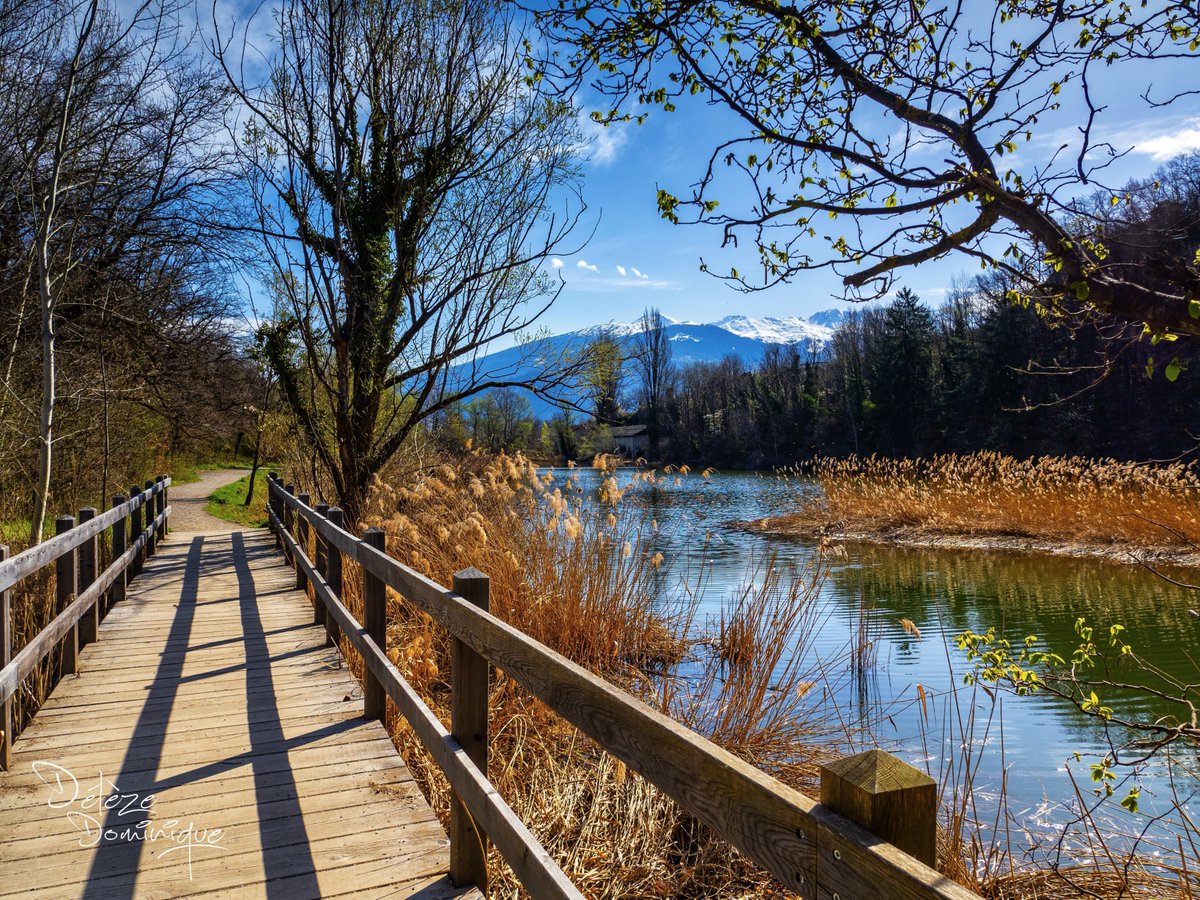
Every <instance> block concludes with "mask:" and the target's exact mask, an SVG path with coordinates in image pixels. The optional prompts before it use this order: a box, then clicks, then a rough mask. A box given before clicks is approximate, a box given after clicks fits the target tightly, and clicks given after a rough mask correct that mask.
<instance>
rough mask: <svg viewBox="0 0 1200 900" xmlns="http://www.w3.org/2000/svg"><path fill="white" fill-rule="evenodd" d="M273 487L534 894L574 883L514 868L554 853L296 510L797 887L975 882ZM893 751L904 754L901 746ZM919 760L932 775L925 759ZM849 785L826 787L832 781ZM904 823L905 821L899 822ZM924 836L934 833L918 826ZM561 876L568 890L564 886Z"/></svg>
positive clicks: (919, 887) (942, 887)
mask: <svg viewBox="0 0 1200 900" xmlns="http://www.w3.org/2000/svg"><path fill="white" fill-rule="evenodd" d="M269 488H270V491H269V492H270V495H271V498H272V502H271V503H270V504H269V506H270V516H269V518H270V522H271V527H272V528H273V529H274V530H275V532H276V535H277V537H278V539H279V541H280V543H281V544H282V545H283V547H284V549H285V551H286V552H287V553H288V554H289V555H290V556H291V557H292V559H293V560H294V564H295V565H296V566H297V568H303V569H304V576H305V578H306V579H307V581H308V583H309V584H310V585H312V587H313V594H314V597H315V598H316V600H317V601H319V602H321V603H324V604H325V606H326V610H327V612H328V614H329V616H330V617H332V619H333V620H335V621H336V622H337V623H338V624H339V625H340V626H341V629H342V631H343V633H344V634H345V635H346V637H347V638H348V639H349V640H350V643H351V644H352V645H353V646H354V647H355V648H356V649H357V650H358V651H359V653H360V654H362V657H363V661H364V664H365V665H366V667H367V668H368V669H369V670H370V672H371V673H372V675H373V676H374V677H375V678H376V679H377V680H378V681H379V682H380V683H381V684H382V685H383V687H384V690H385V692H386V693H387V694H388V696H390V697H391V698H392V699H393V701H395V703H396V705H397V708H398V709H399V710H400V712H401V714H402V715H404V716H405V718H406V719H407V720H408V722H409V724H410V725H411V726H412V727H413V730H414V732H415V733H416V734H417V736H418V738H420V740H421V741H422V743H423V744H424V745H425V746H426V748H427V749H428V750H429V751H430V753H431V754H432V755H433V757H434V759H435V760H436V761H437V762H438V764H439V765H440V766H441V767H442V770H443V772H444V773H445V774H446V777H447V780H448V781H449V782H450V785H451V788H452V789H453V790H454V791H455V793H456V794H457V795H458V798H459V800H461V802H462V803H463V804H464V805H465V806H466V808H467V810H468V811H469V812H470V814H471V816H472V817H473V818H474V819H475V821H476V823H477V824H479V825H480V827H481V829H482V830H483V831H484V832H485V833H486V834H487V835H488V836H489V837H490V838H491V839H492V841H493V842H494V843H495V844H496V846H497V848H498V849H499V850H500V852H501V854H502V855H503V856H504V858H505V860H506V861H508V863H509V864H510V865H511V866H512V867H513V869H514V871H516V873H517V876H518V878H520V879H521V880H522V883H523V884H524V885H525V887H526V888H527V889H528V890H529V892H530V893H531V894H532V895H533V896H536V897H541V896H577V893H570V894H567V893H561V894H559V893H552V892H551V891H550V890H549V888H548V887H543V885H542V883H541V882H539V881H536V880H535V881H532V882H531V881H527V880H526V875H525V874H524V872H523V871H522V869H520V868H518V863H521V862H523V861H524V859H523V857H522V856H521V854H522V853H524V854H529V853H533V854H535V856H536V857H537V858H538V859H539V860H540V859H541V858H542V857H543V856H546V852H545V850H544V849H543V848H542V847H541V845H540V844H539V843H537V841H536V839H534V838H533V837H532V835H529V836H528V837H527V838H526V840H529V841H532V843H530V844H526V845H524V846H522V845H520V844H519V843H517V845H516V846H513V844H514V842H515V841H516V839H517V835H518V834H520V833H523V834H525V835H528V831H527V829H524V827H523V826H521V827H520V829H517V825H518V824H519V823H515V822H513V821H512V819H511V818H510V817H511V815H512V811H511V810H510V809H509V808H508V807H507V805H504V806H503V807H497V806H496V805H495V804H496V802H499V803H503V801H500V800H499V797H498V796H497V795H496V793H495V789H494V788H493V787H492V786H491V785H490V783H488V782H487V781H486V778H485V773H481V772H480V771H479V769H478V768H477V767H475V766H474V765H473V764H472V763H471V761H470V760H469V759H468V758H466V756H465V752H464V751H463V750H462V748H461V747H460V746H459V745H458V743H457V742H456V741H454V740H453V738H451V737H450V736H449V734H448V733H447V732H446V729H445V728H444V726H442V724H441V722H440V721H439V720H437V718H436V716H433V714H432V712H430V711H429V709H428V707H427V706H426V705H425V704H424V703H423V702H422V701H421V700H420V698H419V697H418V696H417V695H416V693H415V692H414V691H413V689H412V688H411V686H409V685H408V683H407V682H406V681H405V680H404V678H403V677H402V676H401V675H400V673H399V671H398V670H396V668H395V667H394V666H393V665H392V664H391V662H390V661H389V660H388V658H387V655H386V647H379V646H377V645H376V644H375V642H374V641H372V640H369V639H368V638H367V636H366V631H365V628H364V626H363V625H362V623H360V622H358V621H357V620H355V619H354V618H353V616H352V615H351V614H350V613H349V611H348V610H347V609H346V608H345V606H344V605H342V603H341V601H340V599H338V598H337V597H336V596H334V595H333V593H332V592H330V591H329V590H328V588H327V585H326V584H325V582H324V580H323V579H322V578H321V575H320V573H319V572H317V570H316V568H315V567H314V566H313V564H312V562H311V561H310V560H309V559H308V557H307V555H306V554H305V552H304V550H305V548H303V547H301V546H300V544H299V542H298V541H297V540H296V539H295V538H294V537H293V536H292V535H291V533H290V529H289V528H288V527H286V524H289V520H291V521H295V520H297V519H298V520H300V521H304V522H307V523H308V524H309V525H311V527H312V528H313V529H314V530H315V531H316V533H317V534H318V535H320V537H321V538H323V539H324V540H325V541H326V542H327V546H328V547H329V548H336V550H337V551H340V552H341V553H344V554H345V555H347V556H349V557H351V558H352V559H354V560H356V561H358V563H359V564H360V565H361V566H362V567H363V569H364V571H365V572H367V573H370V575H371V576H373V577H375V578H378V579H379V580H381V581H382V582H383V583H384V584H386V585H388V586H389V587H391V588H393V589H395V590H396V591H398V592H399V593H400V594H402V595H403V596H404V597H405V598H407V599H408V600H409V601H410V602H412V603H413V604H415V605H416V606H417V607H418V608H420V609H421V610H423V611H424V612H426V613H428V614H429V615H430V616H432V617H433V618H434V619H435V620H436V621H437V622H438V623H439V624H440V625H442V626H443V627H444V628H446V630H447V631H448V632H449V633H450V634H451V635H452V636H453V637H454V638H456V639H458V640H459V641H461V642H462V643H463V644H465V645H466V646H468V647H470V648H471V649H472V650H474V651H475V652H476V653H478V654H479V655H480V656H482V657H484V658H485V659H487V660H488V661H489V662H491V663H492V664H493V665H495V666H497V667H499V668H500V669H503V670H504V671H505V672H506V673H507V674H508V675H509V676H511V677H512V678H514V679H516V680H517V681H518V682H520V683H521V684H522V685H523V686H524V687H525V688H526V689H527V690H528V691H529V692H530V693H531V694H533V695H534V696H535V697H537V698H538V699H540V700H541V701H543V702H544V703H546V704H547V705H548V706H549V707H550V708H551V709H553V710H554V711H555V712H556V713H558V714H559V715H560V716H562V717H563V718H565V719H566V720H567V721H569V722H571V723H572V724H573V725H575V726H576V727H577V728H579V729H580V730H581V731H583V732H584V733H585V734H587V735H588V736H589V737H591V738H592V739H593V740H595V741H596V742H597V743H598V744H599V745H600V746H601V747H603V748H604V749H605V750H606V751H607V752H609V753H610V754H612V755H613V756H614V757H616V758H617V759H619V760H621V761H623V762H624V763H625V764H626V765H628V766H629V767H630V768H632V769H634V770H635V771H637V772H639V773H640V774H641V775H642V777H644V778H646V779H647V780H648V781H650V782H652V783H653V784H655V785H656V786H657V787H658V788H659V789H660V790H662V791H663V792H664V793H666V794H667V795H668V796H670V797H671V798H672V799H674V800H675V801H676V802H677V803H678V804H679V805H680V806H681V807H683V808H684V809H685V810H687V811H688V812H689V813H691V814H692V815H694V816H696V817H697V818H698V819H701V820H702V821H704V822H705V823H707V824H708V825H709V826H710V827H712V828H713V829H714V831H716V832H717V833H718V834H720V835H721V836H722V837H723V838H725V839H726V840H728V841H729V842H730V843H731V844H733V845H734V846H735V847H737V848H738V849H739V850H741V851H742V852H743V853H744V854H746V855H747V856H748V857H749V858H751V859H753V860H754V861H755V862H757V863H758V864H759V865H761V866H762V867H763V868H765V869H766V870H767V871H769V872H770V873H771V874H772V875H774V876H775V877H776V878H777V879H779V881H781V882H782V883H783V884H785V885H786V886H788V887H789V888H791V889H793V890H796V891H799V892H801V893H803V894H804V895H805V896H824V897H836V896H839V895H840V896H841V897H845V898H850V897H865V896H875V895H880V894H882V895H884V896H887V897H894V898H897V900H909V898H914V900H915V898H945V900H960V898H968V897H975V896H976V895H975V894H973V893H972V892H970V891H968V890H966V889H965V888H963V887H961V886H960V885H958V884H956V883H954V882H953V881H951V880H950V879H948V878H946V877H945V876H944V875H942V874H940V873H939V872H937V871H936V870H934V869H933V868H931V867H930V866H929V865H926V864H925V863H923V862H921V861H920V860H918V859H916V858H914V857H913V856H910V855H908V854H907V853H905V852H904V851H902V850H900V849H899V848H898V847H896V846H895V845H894V844H892V843H888V841H887V840H885V839H884V838H883V837H881V836H880V835H877V834H874V833H872V832H870V831H868V830H867V829H866V828H864V827H862V825H860V824H857V823H856V822H855V821H852V820H851V818H848V817H847V816H848V815H853V816H855V817H856V818H858V821H860V822H866V821H868V820H867V819H865V818H860V817H858V815H857V812H858V811H857V810H855V809H843V810H842V811H837V810H835V809H832V808H831V807H829V806H825V805H822V804H820V803H817V802H816V801H814V800H811V799H810V798H808V797H806V796H805V795H803V794H801V793H800V792H799V791H796V790H794V789H793V788H790V787H788V786H787V785H785V784H783V783H782V782H780V781H778V780H777V779H775V778H772V777H771V776H770V775H768V774H766V773H765V772H762V771H760V770H759V769H756V768H755V767H754V766H752V765H750V764H749V763H747V762H746V761H744V760H742V759H741V758H739V757H737V756H735V755H734V754H732V753H730V752H729V751H727V750H725V749H724V748H722V747H720V746H718V745H716V744H714V743H712V742H711V741H709V740H707V739H705V738H704V737H702V736H700V735H699V734H697V733H696V732H694V731H691V730H690V729H688V728H685V727H684V726H683V725H680V724H679V723H678V722H676V721H675V720H673V719H671V718H669V717H668V716H666V715H663V714H662V713H660V712H658V711H657V710H655V709H652V708H651V707H649V706H647V705H646V704H645V703H642V702H641V701H640V700H638V699H636V698H635V697H633V696H631V695H630V694H628V693H626V692H625V691H622V690H620V689H619V688H617V687H616V686H614V685H612V684H610V683H609V682H607V681H605V680H604V679H603V678H601V677H599V676H597V675H595V674H594V673H592V672H589V671H587V670H586V669H584V668H582V667H581V666H578V665H576V664H575V663H573V662H571V661H570V660H569V659H567V658H565V657H563V656H562V655H560V654H558V653H556V652H555V651H553V650H551V649H550V648H549V647H546V646H544V645H543V644H540V643H539V642H537V641H535V640H534V639H533V638H531V637H529V636H528V635H527V634H525V633H523V632H521V631H520V630H518V629H516V628H514V627H512V626H511V625H509V624H507V623H506V622H503V621H502V620H500V619H498V618H497V617H495V616H493V615H492V614H491V613H489V612H487V611H486V610H484V609H480V608H479V607H477V606H475V605H474V604H472V603H471V602H469V601H468V600H467V599H465V598H464V597H462V596H459V595H458V594H457V593H455V592H454V591H451V590H448V589H447V588H445V587H443V586H442V585H440V584H437V583H436V582H434V581H432V580H431V579H429V578H426V577H425V576H423V575H421V574H420V573H419V572H416V571H414V570H412V569H410V568H408V567H407V566H405V565H403V564H401V563H399V562H398V561H396V560H395V559H392V558H391V557H390V556H388V555H387V553H386V552H384V551H383V550H380V549H376V548H375V547H372V546H370V545H369V544H368V543H367V542H366V541H363V540H360V539H359V538H357V537H355V536H354V535H352V534H350V533H349V532H347V531H345V530H343V529H341V528H338V527H336V526H334V525H332V524H331V523H330V522H329V521H328V519H326V518H323V517H320V516H318V515H317V514H316V511H315V510H313V509H312V508H311V507H309V506H308V505H307V504H304V503H302V502H300V500H299V499H298V498H297V497H296V496H294V495H293V493H291V492H290V491H288V490H286V489H285V488H284V487H283V486H282V484H280V483H278V482H277V481H276V479H275V478H272V479H270V481H269ZM453 702H454V700H453V698H452V703H453ZM883 755H884V756H886V754H883ZM888 758H889V759H893V760H894V758H892V757H888ZM895 763H896V764H898V765H900V766H906V765H907V764H905V763H902V762H901V761H899V760H895ZM852 768H853V767H852ZM859 768H862V767H859ZM909 768H911V767H909ZM917 774H918V776H919V777H920V778H923V779H924V780H925V781H926V782H929V783H932V779H928V778H927V776H924V775H923V773H917ZM826 775H828V777H830V778H834V779H838V778H842V777H844V776H843V775H842V774H840V773H838V772H836V771H829V772H826V773H823V778H824V777H825V776H826ZM479 779H482V783H480V781H479ZM917 787H918V788H919V790H920V794H921V797H922V802H921V803H919V804H917V806H919V807H921V812H922V814H923V815H925V816H929V815H931V814H932V813H933V812H935V807H929V806H928V804H926V803H924V797H925V795H926V793H927V790H926V789H927V788H928V784H925V783H922V784H920V785H918V786H917ZM847 793H849V792H848V791H842V792H836V791H831V792H830V795H831V796H835V795H845V794H847ZM492 798H495V799H494V800H493V799H492ZM498 810H502V811H503V812H500V811H498ZM843 813H845V814H843ZM921 828H922V829H923V830H926V831H928V830H929V829H933V828H936V818H927V820H926V821H925V822H924V823H923V824H922V826H921ZM494 829H499V830H494ZM898 831H899V834H900V835H902V833H903V829H899V830H898ZM888 837H891V838H892V839H893V840H900V839H901V837H898V836H897V834H896V832H895V831H890V832H889V834H888ZM919 843H920V844H926V843H927V841H925V840H924V839H922V840H921V841H920V842H919ZM547 858H548V857H547ZM514 859H515V860H516V861H514ZM549 871H553V872H556V873H558V875H561V870H559V869H558V867H557V866H556V865H555V866H554V868H553V870H550V869H549V868H548V867H547V866H546V865H545V864H544V863H543V864H541V865H540V866H539V867H537V870H536V871H535V872H533V873H532V876H533V877H539V876H542V875H544V874H545V873H546V872H549ZM563 877H564V878H565V876H563ZM568 883H569V882H568ZM558 890H563V891H565V887H561V886H560V887H558ZM572 890H574V889H573V888H572Z"/></svg>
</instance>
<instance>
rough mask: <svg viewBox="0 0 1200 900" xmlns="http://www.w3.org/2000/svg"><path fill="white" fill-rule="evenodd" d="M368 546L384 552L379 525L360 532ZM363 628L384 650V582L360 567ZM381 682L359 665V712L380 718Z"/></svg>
mask: <svg viewBox="0 0 1200 900" xmlns="http://www.w3.org/2000/svg"><path fill="white" fill-rule="evenodd" d="M363 542H364V543H365V544H366V545H367V546H368V547H374V548H375V549H376V550H381V551H383V552H385V553H386V552H387V534H386V533H385V532H384V531H383V529H382V528H368V529H367V530H366V531H364V532H363ZM363 631H365V632H366V634H367V637H369V638H370V639H371V640H373V641H374V642H375V644H376V646H378V647H379V649H380V650H382V651H383V652H384V653H386V652H387V585H385V584H384V583H383V579H382V578H379V577H378V576H377V575H373V574H372V573H371V572H370V571H369V570H368V569H367V567H366V566H363ZM386 700H387V697H386V695H385V694H384V692H383V685H382V684H380V683H379V679H378V678H376V677H375V674H374V673H373V672H372V671H371V670H370V669H368V668H365V667H364V668H363V715H364V716H365V717H366V718H368V719H379V720H380V721H383V718H384V714H385V711H386V708H387V705H386Z"/></svg>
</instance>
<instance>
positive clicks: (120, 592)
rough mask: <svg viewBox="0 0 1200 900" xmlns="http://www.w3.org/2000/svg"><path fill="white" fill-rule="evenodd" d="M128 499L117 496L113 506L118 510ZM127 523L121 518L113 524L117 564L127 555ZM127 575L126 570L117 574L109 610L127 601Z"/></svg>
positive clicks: (113, 543)
mask: <svg viewBox="0 0 1200 900" xmlns="http://www.w3.org/2000/svg"><path fill="white" fill-rule="evenodd" d="M127 499H128V498H126V496H125V495H124V494H117V495H116V496H115V497H113V499H112V505H113V507H114V508H116V507H118V506H123V505H124V504H125V502H126V500H127ZM126 522H128V517H127V516H121V518H119V519H117V521H116V522H114V523H113V530H112V558H113V562H114V563H116V561H117V560H119V559H120V558H121V557H122V556H124V555H125V550H126V547H127V544H126V539H125V525H126ZM125 574H126V570H125V569H122V570H121V571H120V572H118V573H117V578H116V580H115V581H114V582H113V583H112V588H111V589H110V590H109V594H108V608H109V609H112V608H113V605H114V604H116V603H120V602H121V601H122V600H124V599H125Z"/></svg>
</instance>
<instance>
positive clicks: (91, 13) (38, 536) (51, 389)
mask: <svg viewBox="0 0 1200 900" xmlns="http://www.w3.org/2000/svg"><path fill="white" fill-rule="evenodd" d="M98 5H99V4H98V0H92V3H91V4H90V5H89V7H88V9H87V11H86V12H85V13H84V20H83V22H82V23H81V25H80V29H79V40H78V41H77V43H76V45H75V55H74V56H73V57H72V59H71V70H70V75H69V76H68V78H67V83H66V86H65V88H64V89H63V101H62V109H61V110H60V111H59V118H58V134H57V135H56V138H55V143H54V160H53V162H52V163H51V166H50V177H49V181H48V184H47V186H46V193H45V195H44V196H43V197H42V221H41V222H40V223H39V225H38V231H37V239H36V241H37V244H36V252H37V260H38V295H39V298H40V300H41V311H42V409H41V414H40V416H39V417H38V438H39V444H38V471H37V483H36V485H35V491H36V494H35V496H34V500H33V517H32V521H31V522H30V526H29V532H30V535H29V539H30V541H31V542H32V543H34V544H38V543H41V540H42V531H43V529H44V528H45V525H46V507H47V506H48V505H49V503H50V474H51V469H52V466H53V458H54V455H53V449H54V403H55V399H56V396H55V394H56V391H57V381H56V372H55V366H56V362H57V360H56V359H55V349H56V348H55V341H56V339H57V337H58V335H57V332H56V331H55V329H54V284H53V279H52V277H51V272H50V240H51V238H52V237H53V234H54V218H55V213H56V212H57V209H58V195H59V191H60V189H61V181H62V172H63V165H64V162H65V159H66V155H67V133H68V132H69V131H70V128H71V121H72V107H73V105H74V100H75V80H76V78H77V77H78V74H79V64H80V59H81V58H82V57H83V48H84V46H85V45H86V44H87V41H88V37H89V35H90V34H91V32H92V26H93V25H95V23H96V12H97V9H98Z"/></svg>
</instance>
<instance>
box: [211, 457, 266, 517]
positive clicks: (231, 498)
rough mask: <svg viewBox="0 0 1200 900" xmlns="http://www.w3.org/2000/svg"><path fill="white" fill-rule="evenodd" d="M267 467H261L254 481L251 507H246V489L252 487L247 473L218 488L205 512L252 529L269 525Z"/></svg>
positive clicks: (212, 494)
mask: <svg viewBox="0 0 1200 900" xmlns="http://www.w3.org/2000/svg"><path fill="white" fill-rule="evenodd" d="M268 471H270V469H269V468H268V467H267V466H261V467H260V468H259V470H258V475H257V476H256V477H255V479H254V500H253V501H252V502H251V503H250V505H249V506H246V505H245V501H246V489H247V488H248V487H249V486H250V475H249V473H247V474H246V475H245V476H243V477H242V478H239V479H238V480H237V481H235V482H234V483H233V484H227V485H225V487H223V488H217V490H215V491H213V492H212V493H211V494H209V495H208V503H207V504H205V506H204V511H205V512H207V513H208V514H209V515H210V516H216V517H217V518H218V519H224V520H225V521H226V522H236V523H237V524H238V525H247V526H250V527H252V528H261V527H262V526H264V525H266V524H267V472H268Z"/></svg>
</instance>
